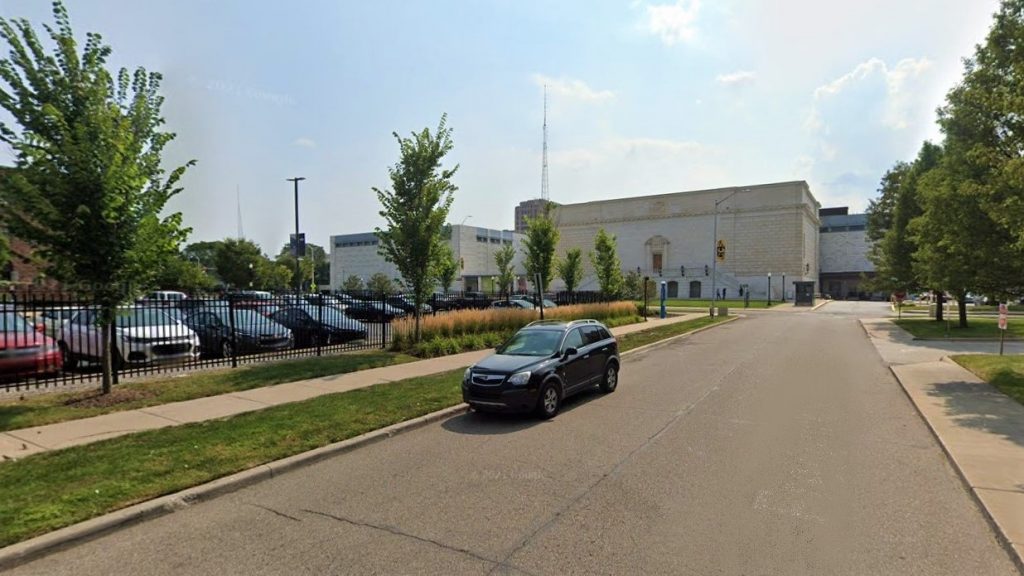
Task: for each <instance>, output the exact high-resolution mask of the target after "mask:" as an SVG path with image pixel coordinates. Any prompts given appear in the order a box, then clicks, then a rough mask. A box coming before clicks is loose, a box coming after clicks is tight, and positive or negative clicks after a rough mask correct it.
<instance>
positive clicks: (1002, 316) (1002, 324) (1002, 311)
mask: <svg viewBox="0 0 1024 576" xmlns="http://www.w3.org/2000/svg"><path fill="white" fill-rule="evenodd" d="M1007 313H1008V312H1007V309H1006V303H1005V302H1004V303H1002V304H1000V305H999V329H1000V330H1006V316H1007Z"/></svg>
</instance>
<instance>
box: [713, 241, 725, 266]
mask: <svg viewBox="0 0 1024 576" xmlns="http://www.w3.org/2000/svg"><path fill="white" fill-rule="evenodd" d="M715 256H716V257H717V258H718V261H719V262H725V240H719V241H718V244H717V245H716V246H715Z"/></svg>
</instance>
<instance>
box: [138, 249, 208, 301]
mask: <svg viewBox="0 0 1024 576" xmlns="http://www.w3.org/2000/svg"><path fill="white" fill-rule="evenodd" d="M152 287H153V288H161V289H165V290H181V291H182V292H187V293H189V294H193V295H195V294H198V293H201V292H209V291H212V290H213V289H214V288H216V287H217V281H216V280H214V279H213V278H212V277H211V276H210V275H209V274H207V273H206V269H205V268H203V266H202V265H201V264H198V263H196V262H195V261H192V260H189V259H187V258H186V257H185V256H184V254H177V255H174V256H172V257H170V258H168V259H167V260H166V261H164V262H162V263H161V265H160V267H159V271H158V272H157V275H156V278H155V280H154V282H153V284H152Z"/></svg>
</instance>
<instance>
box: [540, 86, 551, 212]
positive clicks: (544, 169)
mask: <svg viewBox="0 0 1024 576" xmlns="http://www.w3.org/2000/svg"><path fill="white" fill-rule="evenodd" d="M540 197H541V200H545V201H548V200H550V197H549V194H548V86H547V84H545V85H544V153H543V156H542V160H541V169H540Z"/></svg>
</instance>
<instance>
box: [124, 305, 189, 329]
mask: <svg viewBox="0 0 1024 576" xmlns="http://www.w3.org/2000/svg"><path fill="white" fill-rule="evenodd" d="M174 323H175V320H174V319H173V318H171V317H170V316H168V315H167V314H166V313H165V312H164V311H163V310H152V309H144V308H135V309H121V310H118V311H117V326H118V327H119V328H129V327H132V328H144V327H148V326H168V325H173V324H174Z"/></svg>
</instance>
